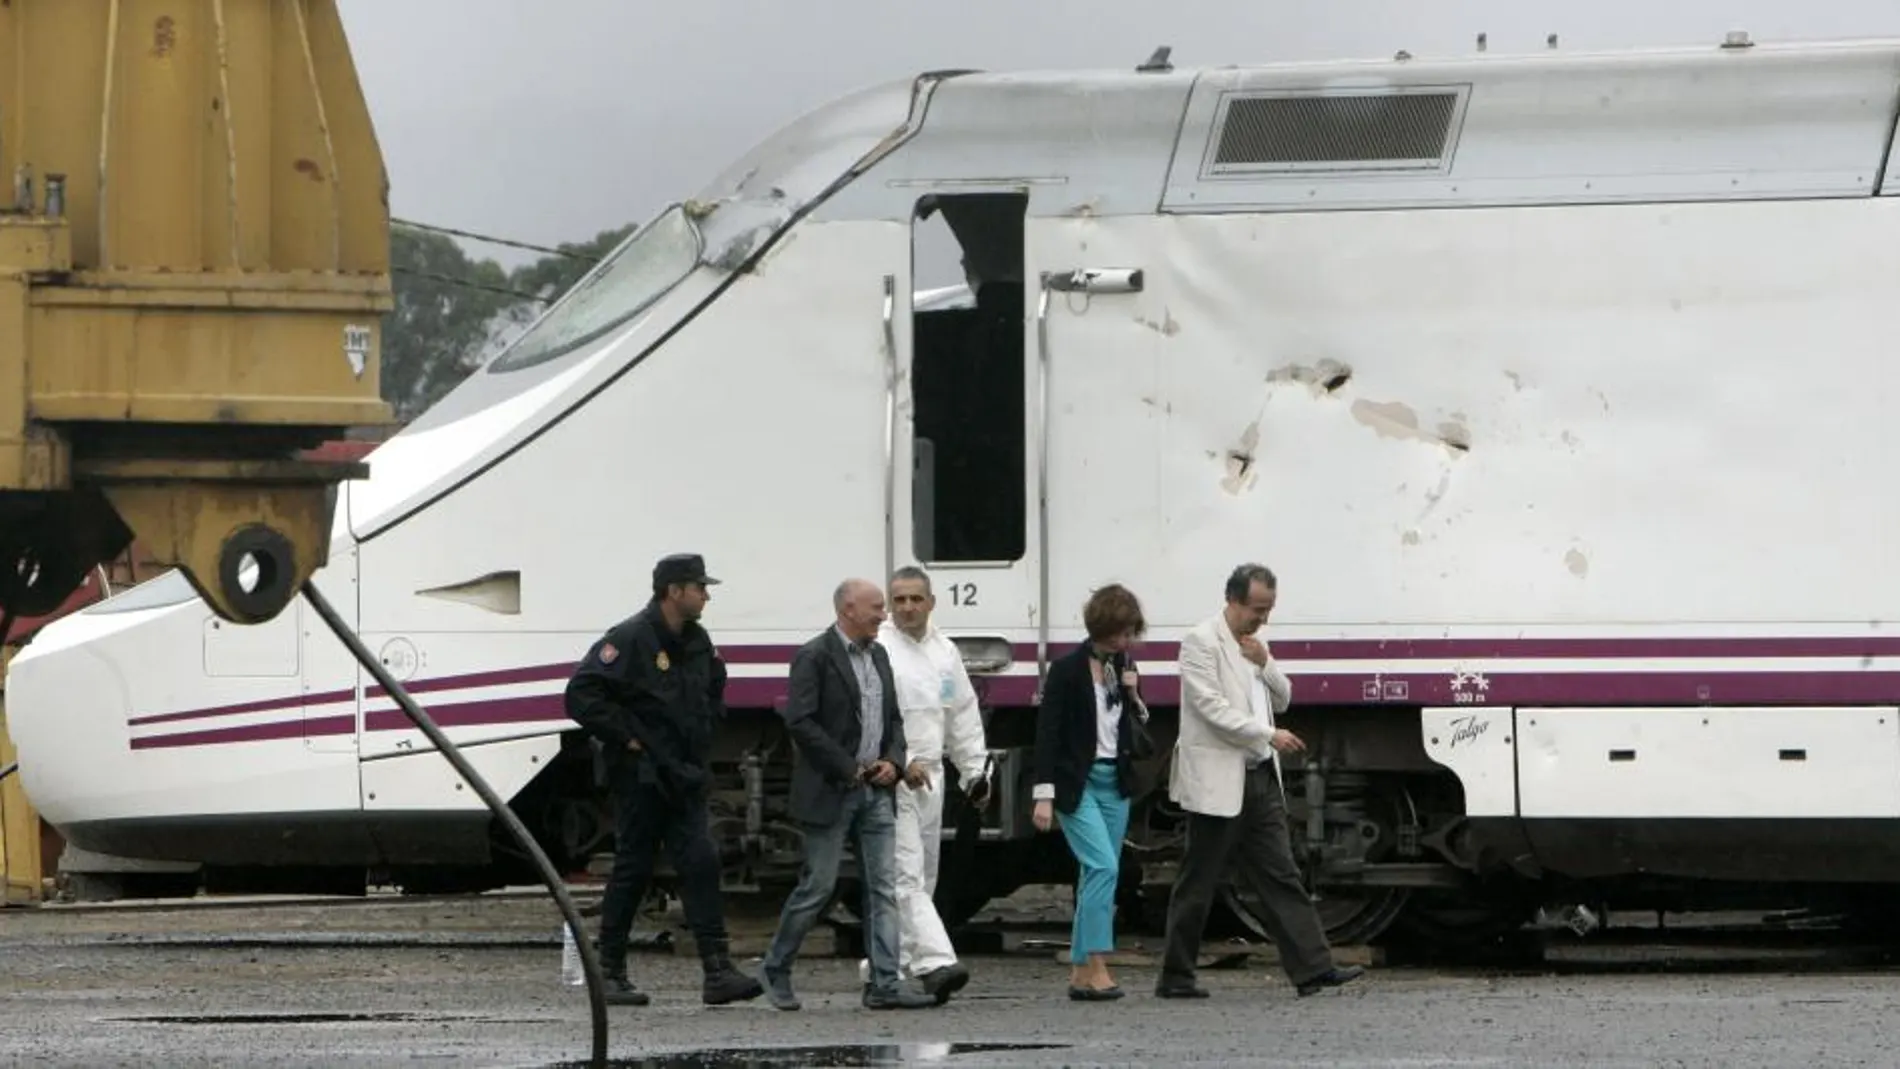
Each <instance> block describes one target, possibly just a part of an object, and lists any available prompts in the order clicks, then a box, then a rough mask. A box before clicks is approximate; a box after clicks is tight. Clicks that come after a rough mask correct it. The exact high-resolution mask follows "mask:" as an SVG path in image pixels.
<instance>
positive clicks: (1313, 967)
mask: <svg viewBox="0 0 1900 1069" xmlns="http://www.w3.org/2000/svg"><path fill="white" fill-rule="evenodd" d="M1277 765H1278V762H1267V763H1264V764H1262V765H1261V766H1260V767H1258V768H1255V769H1251V770H1249V771H1248V772H1247V785H1246V793H1245V794H1244V796H1243V799H1242V801H1241V806H1240V813H1239V815H1237V816H1233V817H1210V816H1204V815H1202V814H1200V813H1189V814H1188V828H1187V849H1186V851H1185V856H1183V857H1182V859H1181V871H1180V873H1179V874H1178V875H1177V876H1176V877H1175V880H1174V889H1173V891H1172V893H1171V894H1170V896H1169V899H1168V934H1167V943H1168V949H1167V955H1166V957H1165V958H1163V960H1162V963H1161V978H1160V983H1161V984H1163V985H1168V984H1185V983H1189V982H1191V981H1192V980H1193V979H1194V963H1195V961H1196V959H1197V958H1199V956H1200V950H1201V933H1202V932H1203V931H1205V930H1206V928H1207V912H1208V910H1209V909H1210V908H1212V906H1213V904H1214V896H1215V894H1217V893H1218V892H1219V891H1220V886H1221V883H1222V881H1223V880H1225V879H1226V876H1227V872H1228V864H1229V862H1233V863H1236V865H1237V867H1238V869H1239V875H1240V877H1241V879H1242V880H1244V881H1245V886H1246V887H1247V889H1248V890H1251V891H1252V892H1253V893H1254V894H1255V895H1256V896H1258V897H1259V899H1260V901H1261V903H1262V904H1263V905H1264V906H1265V912H1266V915H1265V916H1264V917H1262V918H1261V919H1262V920H1263V921H1264V922H1265V924H1266V926H1267V932H1268V934H1270V935H1272V936H1273V943H1274V946H1276V947H1278V948H1279V951H1280V967H1281V968H1283V969H1285V970H1286V974H1287V978H1288V979H1290V980H1292V981H1293V982H1294V983H1295V984H1301V983H1305V982H1306V981H1308V980H1311V979H1314V978H1315V977H1318V976H1321V975H1323V974H1325V973H1326V971H1327V970H1329V969H1331V968H1332V967H1333V952H1332V948H1331V947H1330V946H1328V945H1327V943H1326V933H1325V931H1324V930H1323V929H1322V928H1321V927H1320V922H1319V911H1318V910H1317V909H1315V908H1314V907H1313V900H1312V899H1311V898H1309V897H1308V896H1307V893H1306V888H1305V886H1304V885H1302V884H1301V883H1300V870H1299V866H1298V865H1297V864H1295V863H1294V861H1293V838H1292V833H1291V832H1290V831H1289V830H1288V828H1287V819H1286V798H1285V797H1284V796H1283V795H1282V794H1281V791H1280V780H1279V775H1278V773H1277V771H1276V766H1277Z"/></svg>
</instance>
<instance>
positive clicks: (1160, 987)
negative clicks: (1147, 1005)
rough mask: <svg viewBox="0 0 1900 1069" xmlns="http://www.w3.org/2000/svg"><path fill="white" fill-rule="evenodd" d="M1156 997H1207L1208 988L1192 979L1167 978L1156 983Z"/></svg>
mask: <svg viewBox="0 0 1900 1069" xmlns="http://www.w3.org/2000/svg"><path fill="white" fill-rule="evenodd" d="M1155 997H1156V998H1206V997H1207V988H1204V987H1202V986H1201V985H1199V984H1197V983H1195V982H1194V981H1192V980H1178V979H1172V978H1167V979H1163V980H1162V981H1161V982H1160V983H1157V984H1155Z"/></svg>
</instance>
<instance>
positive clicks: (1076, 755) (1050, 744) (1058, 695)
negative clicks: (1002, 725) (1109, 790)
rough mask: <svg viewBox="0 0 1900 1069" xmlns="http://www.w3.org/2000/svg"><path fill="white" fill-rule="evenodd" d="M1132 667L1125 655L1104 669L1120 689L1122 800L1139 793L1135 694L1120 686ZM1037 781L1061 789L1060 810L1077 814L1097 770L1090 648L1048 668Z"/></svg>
mask: <svg viewBox="0 0 1900 1069" xmlns="http://www.w3.org/2000/svg"><path fill="white" fill-rule="evenodd" d="M1129 664H1130V661H1129V659H1128V655H1127V654H1125V653H1118V654H1115V655H1114V657H1113V658H1111V659H1110V660H1109V662H1108V664H1107V665H1106V666H1105V667H1106V671H1107V672H1108V673H1109V678H1110V679H1114V680H1117V683H1116V684H1115V685H1116V686H1117V687H1119V688H1120V689H1121V699H1122V705H1121V719H1120V721H1119V722H1118V724H1117V733H1116V745H1115V771H1116V779H1117V781H1118V782H1119V784H1120V786H1121V793H1122V796H1123V797H1127V796H1130V795H1132V794H1134V793H1136V780H1135V769H1134V763H1135V759H1136V757H1137V756H1138V755H1137V753H1136V745H1137V741H1136V734H1137V728H1136V723H1135V721H1136V718H1137V716H1138V715H1139V714H1137V713H1136V711H1135V699H1134V694H1133V693H1132V692H1130V691H1129V689H1128V688H1127V687H1124V686H1122V685H1121V683H1120V682H1119V680H1120V679H1121V674H1122V670H1123V669H1125V668H1127V667H1128V666H1129ZM1035 764H1036V779H1035V782H1036V783H1038V784H1042V783H1052V784H1054V785H1055V788H1056V797H1055V803H1056V809H1057V810H1058V811H1060V812H1063V813H1073V812H1075V807H1076V805H1077V804H1078V803H1079V802H1080V801H1081V800H1082V785H1083V784H1084V783H1085V782H1086V781H1087V780H1088V777H1089V769H1090V768H1091V767H1092V766H1093V765H1094V764H1095V680H1094V679H1092V678H1090V676H1089V644H1088V643H1087V642H1084V643H1082V644H1081V645H1079V646H1077V647H1076V648H1075V649H1073V650H1071V651H1069V652H1068V653H1066V654H1064V655H1062V656H1061V657H1058V658H1056V659H1055V660H1054V661H1051V662H1050V663H1049V676H1048V678H1047V679H1046V680H1045V681H1044V683H1043V688H1042V705H1041V706H1040V707H1039V708H1038V709H1037V710H1036V757H1035Z"/></svg>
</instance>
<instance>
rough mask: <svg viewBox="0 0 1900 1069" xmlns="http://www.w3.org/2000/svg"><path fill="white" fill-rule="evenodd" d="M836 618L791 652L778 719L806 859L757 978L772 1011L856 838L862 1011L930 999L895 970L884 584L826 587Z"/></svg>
mask: <svg viewBox="0 0 1900 1069" xmlns="http://www.w3.org/2000/svg"><path fill="white" fill-rule="evenodd" d="M831 601H832V608H833V609H834V610H835V612H836V613H837V623H836V624H835V625H834V626H832V627H828V628H826V629H825V630H824V631H823V632H821V633H820V634H818V635H817V636H815V637H814V638H812V639H811V641H809V642H807V643H805V645H804V646H802V647H800V648H799V651H798V653H797V654H796V655H795V656H794V657H793V658H792V671H791V693H790V695H789V697H788V698H787V699H786V704H785V714H784V715H785V724H786V727H787V729H788V730H789V731H790V733H791V736H792V742H793V745H794V747H795V750H796V757H795V760H794V762H793V766H792V795H791V806H790V808H791V816H792V819H793V820H795V821H797V822H798V824H799V826H800V828H801V829H802V830H803V831H804V833H805V865H804V870H803V871H802V872H801V873H800V874H799V878H798V886H797V887H796V888H794V889H793V891H792V893H791V896H790V897H789V898H787V899H786V900H785V909H784V911H783V912H782V913H781V914H780V916H779V923H778V931H777V932H776V933H775V934H774V935H773V937H772V945H771V947H770V948H769V949H768V950H767V951H766V953H765V960H764V961H763V962H762V963H761V965H760V971H759V979H760V980H761V981H763V982H764V984H765V991H766V994H767V996H768V997H769V998H770V999H771V1000H772V1004H773V1005H774V1006H777V1007H778V1008H779V1009H781V1010H796V1009H798V1008H799V1001H798V997H797V996H796V995H795V994H794V993H793V991H792V963H793V961H794V960H795V959H796V958H797V956H798V948H799V946H800V945H801V944H802V943H804V941H805V936H806V935H808V934H810V932H811V929H812V927H813V926H814V925H815V924H817V923H818V916H819V914H820V912H821V911H823V910H824V908H825V905H826V904H827V903H829V902H830V901H831V894H832V890H833V888H835V887H836V886H837V882H838V862H839V861H840V860H841V858H842V855H843V853H844V846H845V841H846V840H847V839H849V840H851V841H852V842H853V844H854V845H855V846H856V848H857V858H858V867H859V869H860V870H861V872H862V879H863V882H864V888H865V893H864V898H865V902H864V932H865V941H866V943H867V944H868V949H869V950H870V957H871V982H870V984H869V985H868V986H867V987H866V988H865V990H864V1006H865V1008H866V1009H874V1010H884V1009H916V1008H920V1007H924V1006H934V1005H936V1004H937V1002H936V999H934V998H932V997H931V996H929V995H927V994H925V993H924V992H923V991H922V990H920V989H919V988H918V987H917V985H916V984H915V983H914V982H911V981H905V980H903V979H901V978H900V977H899V976H898V972H897V967H898V915H897V891H896V886H897V865H896V856H895V855H896V829H897V801H896V794H895V789H896V786H897V781H898V777H899V776H900V775H901V774H902V773H901V770H902V769H903V768H904V767H905V752H906V747H905V744H904V720H903V717H902V716H901V715H899V712H898V704H897V685H896V683H895V682H894V681H893V680H892V678H891V662H890V657H889V655H888V654H886V652H885V651H884V648H883V647H882V646H879V645H878V644H877V641H876V640H877V629H878V625H879V624H882V623H883V622H884V594H883V592H882V591H880V590H879V589H878V587H877V585H876V584H875V583H871V582H869V581H866V580H863V579H847V580H845V581H844V582H843V583H840V584H839V585H838V589H837V590H836V591H835V592H834V593H833V594H832V599H831Z"/></svg>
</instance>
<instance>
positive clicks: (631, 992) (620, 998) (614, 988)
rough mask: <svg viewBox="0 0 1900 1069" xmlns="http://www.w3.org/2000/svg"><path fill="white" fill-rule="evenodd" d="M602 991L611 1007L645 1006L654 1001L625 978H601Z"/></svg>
mask: <svg viewBox="0 0 1900 1069" xmlns="http://www.w3.org/2000/svg"><path fill="white" fill-rule="evenodd" d="M601 991H602V994H604V995H605V996H606V1000H607V1005H609V1006H644V1005H646V1004H647V1003H649V1002H651V1001H653V1000H652V999H650V998H648V997H647V993H646V992H644V991H641V990H639V989H638V988H636V987H634V986H633V983H632V982H631V981H629V980H628V979H627V978H626V977H625V976H619V975H614V974H609V975H606V976H603V977H601Z"/></svg>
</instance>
